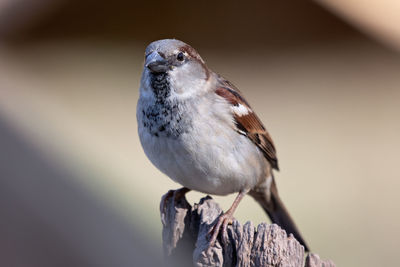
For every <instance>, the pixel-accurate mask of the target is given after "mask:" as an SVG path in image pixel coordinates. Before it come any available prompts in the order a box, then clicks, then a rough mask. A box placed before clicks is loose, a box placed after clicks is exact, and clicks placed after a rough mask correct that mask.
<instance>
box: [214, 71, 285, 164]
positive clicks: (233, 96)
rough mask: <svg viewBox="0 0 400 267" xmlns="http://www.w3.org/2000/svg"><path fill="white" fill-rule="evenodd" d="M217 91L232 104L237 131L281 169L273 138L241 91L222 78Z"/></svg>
mask: <svg viewBox="0 0 400 267" xmlns="http://www.w3.org/2000/svg"><path fill="white" fill-rule="evenodd" d="M215 93H216V94H217V95H219V96H221V97H223V98H225V99H226V100H227V101H228V102H229V103H230V104H231V105H232V112H233V116H234V120H235V124H236V131H237V132H238V133H239V134H242V135H244V136H247V137H248V138H249V139H250V140H251V141H252V142H253V143H254V144H255V145H256V146H257V147H258V148H260V149H261V151H262V152H263V154H264V156H265V158H266V159H267V160H268V161H269V163H270V164H271V166H272V168H274V169H276V170H279V167H278V159H277V157H276V150H275V146H274V143H273V141H272V138H271V136H270V135H269V133H268V132H267V130H266V129H265V127H264V126H263V124H262V122H261V121H260V119H259V118H258V117H257V115H256V114H255V113H254V111H253V110H252V109H251V107H250V105H249V103H247V101H246V99H244V97H243V96H242V95H241V93H240V91H239V90H238V89H237V88H236V87H235V86H234V85H233V84H232V83H230V82H229V81H227V80H225V79H223V78H220V86H219V87H218V88H217V90H216V91H215Z"/></svg>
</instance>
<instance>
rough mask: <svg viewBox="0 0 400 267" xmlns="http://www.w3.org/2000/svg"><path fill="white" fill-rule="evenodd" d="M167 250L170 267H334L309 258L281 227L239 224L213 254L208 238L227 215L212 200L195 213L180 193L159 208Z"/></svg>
mask: <svg viewBox="0 0 400 267" xmlns="http://www.w3.org/2000/svg"><path fill="white" fill-rule="evenodd" d="M160 211H161V221H162V224H163V231H162V237H163V249H164V254H165V259H166V265H167V266H176V267H177V266H185V267H187V266H199V267H200V266H201V267H203V266H246V267H247V266H254V267H255V266H257V267H264V266H268V267H271V266H282V267H284V266H296V267H297V266H300V267H303V266H305V267H333V266H335V265H334V263H333V262H332V261H323V260H321V259H320V258H319V256H318V255H316V254H312V253H310V254H308V255H307V257H306V258H305V260H304V257H305V252H304V248H303V246H302V245H300V243H299V242H298V241H297V240H296V239H295V238H294V237H293V236H292V235H289V236H287V234H286V232H285V231H284V230H282V229H281V228H280V227H279V226H278V225H276V224H266V223H261V224H260V225H258V226H257V229H255V227H254V225H253V223H252V222H247V223H245V224H244V225H241V224H240V223H239V222H238V221H237V220H234V221H233V223H232V225H230V226H229V227H228V230H227V232H226V233H222V234H220V236H219V238H218V240H217V242H216V244H215V245H214V246H213V247H212V248H211V249H210V250H208V247H209V242H208V238H207V233H208V231H209V230H210V228H211V227H212V226H213V225H214V223H215V222H216V219H217V218H218V216H219V215H220V214H221V213H222V210H221V208H220V207H219V205H218V204H217V203H216V202H215V201H214V200H213V199H212V198H211V197H210V196H207V197H205V198H202V199H201V200H200V203H198V204H194V206H193V207H192V206H191V205H190V204H189V203H188V202H187V200H186V198H185V197H180V196H177V195H176V192H175V191H170V192H168V193H167V194H165V195H164V196H163V198H162V200H161V204H160Z"/></svg>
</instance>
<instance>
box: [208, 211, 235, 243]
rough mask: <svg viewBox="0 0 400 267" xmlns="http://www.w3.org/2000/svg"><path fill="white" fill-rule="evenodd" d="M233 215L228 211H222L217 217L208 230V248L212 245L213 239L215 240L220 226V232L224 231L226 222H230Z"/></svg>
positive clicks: (226, 225) (226, 226)
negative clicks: (209, 236)
mask: <svg viewBox="0 0 400 267" xmlns="http://www.w3.org/2000/svg"><path fill="white" fill-rule="evenodd" d="M232 219H233V216H232V214H231V213H230V212H227V213H224V214H222V215H221V216H219V218H218V222H217V223H216V224H215V225H214V226H213V227H212V228H211V230H210V231H209V232H208V235H211V234H212V236H211V238H210V244H209V249H210V248H211V247H213V246H214V244H215V241H216V240H217V237H218V234H219V233H220V230H221V226H222V233H226V230H227V228H228V224H229V223H232Z"/></svg>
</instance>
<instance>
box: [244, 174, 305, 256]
mask: <svg viewBox="0 0 400 267" xmlns="http://www.w3.org/2000/svg"><path fill="white" fill-rule="evenodd" d="M269 179H272V181H269V182H270V184H269V185H268V181H266V182H265V183H263V184H261V185H260V186H258V187H256V188H255V189H253V190H251V191H250V192H249V195H251V196H252V197H253V198H254V199H255V200H256V201H257V202H258V203H259V204H260V205H261V207H262V208H263V209H264V210H265V212H266V213H267V214H268V216H269V217H270V219H271V221H272V222H273V223H276V224H277V225H279V226H280V227H282V228H283V229H284V230H285V231H286V232H287V233H288V234H293V236H294V237H295V238H296V240H297V241H299V242H300V244H302V245H303V246H304V249H305V251H309V249H308V246H307V244H306V242H305V241H304V239H303V237H302V236H301V234H300V232H299V230H298V229H297V226H296V224H295V223H294V221H293V220H292V218H291V217H290V215H289V212H288V211H287V209H286V208H285V205H284V204H283V202H282V200H281V199H280V197H279V195H278V190H277V187H276V184H275V180H274V177H271V178H269Z"/></svg>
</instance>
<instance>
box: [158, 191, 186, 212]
mask: <svg viewBox="0 0 400 267" xmlns="http://www.w3.org/2000/svg"><path fill="white" fill-rule="evenodd" d="M189 191H190V189H189V188H187V187H182V188H179V189H176V190H169V191H168V193H166V194H165V195H164V196H163V198H162V200H161V204H160V210H161V212H162V213H165V208H166V204H167V202H168V200H169V199H170V198H171V197H173V198H174V201H179V200H181V199H182V198H183V197H185V195H186V193H187V192H189Z"/></svg>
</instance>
